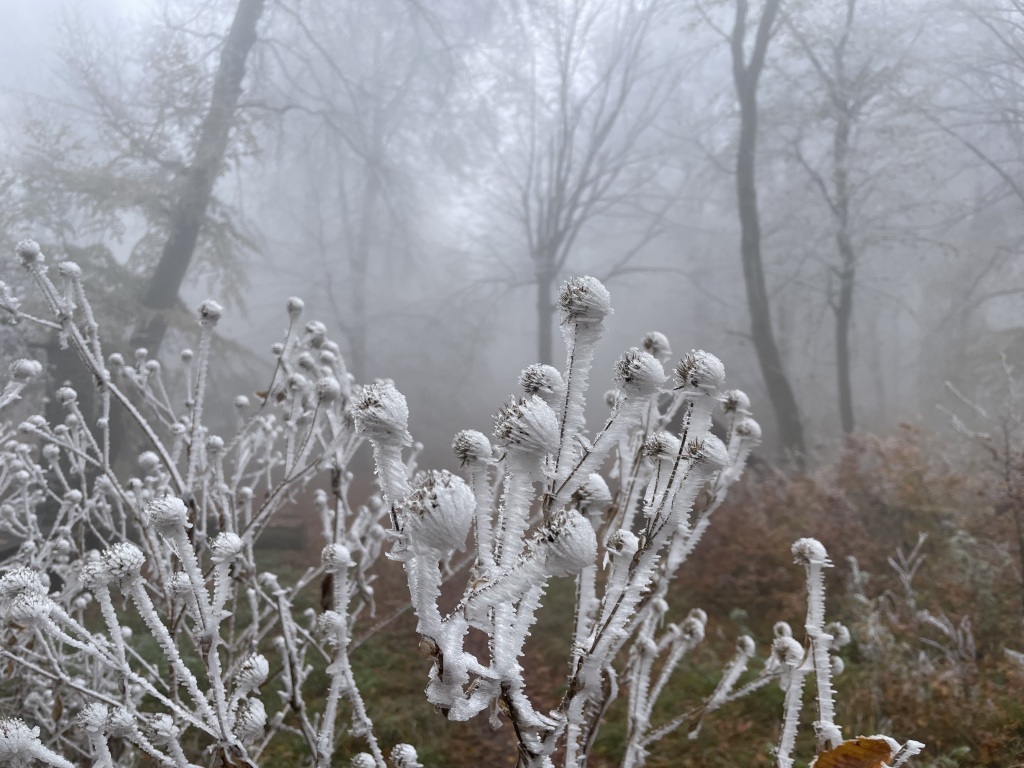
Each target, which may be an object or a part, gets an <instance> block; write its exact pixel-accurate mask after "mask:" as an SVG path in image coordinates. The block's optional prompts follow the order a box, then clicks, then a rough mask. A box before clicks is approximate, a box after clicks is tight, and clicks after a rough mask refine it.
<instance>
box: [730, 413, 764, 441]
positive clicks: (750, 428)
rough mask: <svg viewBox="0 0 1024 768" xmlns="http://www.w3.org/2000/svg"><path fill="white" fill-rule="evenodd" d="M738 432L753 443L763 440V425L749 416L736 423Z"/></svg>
mask: <svg viewBox="0 0 1024 768" xmlns="http://www.w3.org/2000/svg"><path fill="white" fill-rule="evenodd" d="M736 434H737V435H739V436H740V437H742V438H743V439H744V440H749V441H751V442H753V443H760V442H761V425H760V424H758V423H757V422H756V421H754V420H753V419H752V418H750V417H749V416H748V417H747V418H745V419H743V421H741V422H740V423H739V424H737V425H736Z"/></svg>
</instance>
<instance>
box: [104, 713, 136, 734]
mask: <svg viewBox="0 0 1024 768" xmlns="http://www.w3.org/2000/svg"><path fill="white" fill-rule="evenodd" d="M107 728H108V729H109V731H110V734H111V735H112V736H128V735H129V734H131V733H133V732H134V731H135V718H134V717H132V713H131V712H129V711H128V710H127V709H125V708H124V707H117V708H116V709H114V710H113V711H112V712H111V713H110V715H109V717H108V718H107Z"/></svg>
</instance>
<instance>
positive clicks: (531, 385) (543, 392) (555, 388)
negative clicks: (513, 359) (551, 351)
mask: <svg viewBox="0 0 1024 768" xmlns="http://www.w3.org/2000/svg"><path fill="white" fill-rule="evenodd" d="M519 386H520V387H522V388H523V393H524V394H525V395H526V396H527V397H529V396H530V395H539V396H540V397H541V398H542V399H543V400H545V401H546V402H548V403H549V404H550V402H551V400H552V399H554V398H557V397H559V396H561V395H562V394H564V393H565V381H564V379H563V378H562V374H561V373H560V372H559V370H558V369H557V368H555V367H554V366H552V365H544V364H542V363H534V364H533V365H531V366H528V367H526V368H524V369H523V372H522V373H520V374H519Z"/></svg>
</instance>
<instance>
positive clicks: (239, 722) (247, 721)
mask: <svg viewBox="0 0 1024 768" xmlns="http://www.w3.org/2000/svg"><path fill="white" fill-rule="evenodd" d="M266 725H267V709H266V707H264V706H263V702H262V701H260V700H259V699H257V698H255V697H253V696H250V697H249V698H246V699H242V700H241V701H240V702H238V711H237V712H236V713H235V732H236V733H237V734H238V735H239V736H241V737H242V740H243V741H255V740H256V739H258V738H260V737H261V736H262V735H263V729H264V728H265V727H266Z"/></svg>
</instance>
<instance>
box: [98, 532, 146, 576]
mask: <svg viewBox="0 0 1024 768" xmlns="http://www.w3.org/2000/svg"><path fill="white" fill-rule="evenodd" d="M99 562H100V563H102V565H103V567H104V568H106V569H107V572H108V573H109V576H110V578H111V579H112V580H115V581H122V580H124V579H126V578H128V577H129V576H137V575H138V573H139V571H141V570H142V566H143V565H145V564H146V556H145V555H144V554H142V550H141V549H139V548H138V547H137V546H135V545H134V544H132V543H131V542H130V541H119V542H117V543H116V544H112V545H111V546H110V547H108V548H107V549H106V550H105V551H104V552H103V556H102V558H101V559H100V561H99Z"/></svg>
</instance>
